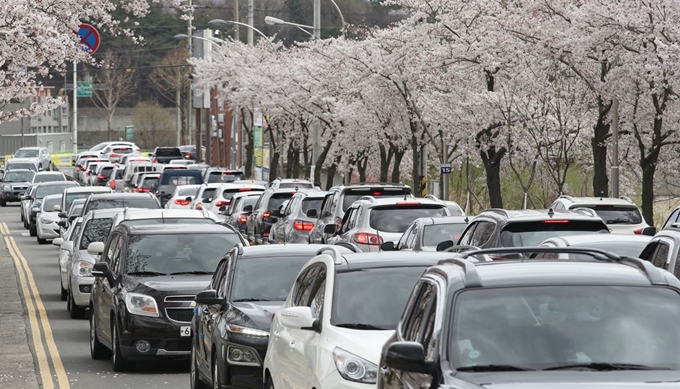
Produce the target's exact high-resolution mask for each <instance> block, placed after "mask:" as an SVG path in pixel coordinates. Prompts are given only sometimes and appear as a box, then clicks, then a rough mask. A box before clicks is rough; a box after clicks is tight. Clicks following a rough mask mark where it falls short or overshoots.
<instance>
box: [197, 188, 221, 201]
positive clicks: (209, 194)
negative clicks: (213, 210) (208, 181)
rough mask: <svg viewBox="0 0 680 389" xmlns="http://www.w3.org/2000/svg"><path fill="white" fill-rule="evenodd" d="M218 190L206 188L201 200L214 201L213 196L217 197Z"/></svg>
mask: <svg viewBox="0 0 680 389" xmlns="http://www.w3.org/2000/svg"><path fill="white" fill-rule="evenodd" d="M216 190H217V188H205V190H203V193H202V194H201V200H203V201H206V200H208V199H212V198H213V196H215V191H216Z"/></svg>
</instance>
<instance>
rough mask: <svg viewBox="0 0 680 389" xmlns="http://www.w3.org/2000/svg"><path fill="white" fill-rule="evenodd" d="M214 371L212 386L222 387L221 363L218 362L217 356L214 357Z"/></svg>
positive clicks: (215, 388) (214, 388)
mask: <svg viewBox="0 0 680 389" xmlns="http://www.w3.org/2000/svg"><path fill="white" fill-rule="evenodd" d="M212 372H213V379H212V387H213V389H220V388H221V387H222V386H221V385H220V364H219V363H217V357H215V358H213V366H212Z"/></svg>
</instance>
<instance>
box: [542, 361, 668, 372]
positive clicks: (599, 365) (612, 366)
mask: <svg viewBox="0 0 680 389" xmlns="http://www.w3.org/2000/svg"><path fill="white" fill-rule="evenodd" d="M571 369H591V370H597V371H611V370H670V369H669V368H667V367H660V366H647V365H636V364H632V363H606V362H592V363H574V364H570V365H561V366H553V367H549V368H547V369H543V370H571Z"/></svg>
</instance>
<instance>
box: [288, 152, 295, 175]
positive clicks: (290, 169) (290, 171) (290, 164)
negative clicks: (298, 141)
mask: <svg viewBox="0 0 680 389" xmlns="http://www.w3.org/2000/svg"><path fill="white" fill-rule="evenodd" d="M294 154H295V152H294V150H293V147H291V146H290V145H288V150H286V177H293V164H294V163H295V161H294V158H293V155H294Z"/></svg>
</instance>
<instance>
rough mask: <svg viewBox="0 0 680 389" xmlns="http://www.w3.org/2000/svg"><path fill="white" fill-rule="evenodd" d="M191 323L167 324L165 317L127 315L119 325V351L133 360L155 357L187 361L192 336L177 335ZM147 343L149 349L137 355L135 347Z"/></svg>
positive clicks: (167, 320) (170, 322) (168, 322)
mask: <svg viewBox="0 0 680 389" xmlns="http://www.w3.org/2000/svg"><path fill="white" fill-rule="evenodd" d="M185 326H186V327H190V326H191V323H179V322H173V321H170V320H169V319H168V318H166V317H144V316H137V315H132V314H129V313H127V314H126V316H125V317H124V318H123V320H122V323H121V329H122V332H121V334H120V350H121V353H122V354H123V356H124V357H126V358H129V359H132V360H145V359H157V358H166V357H167V358H175V359H188V358H189V357H190V356H191V337H190V336H180V329H181V327H185ZM140 340H146V341H147V342H149V343H150V344H151V349H150V350H149V351H148V352H146V353H140V352H139V351H137V349H136V348H135V344H136V343H137V342H138V341H140Z"/></svg>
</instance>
